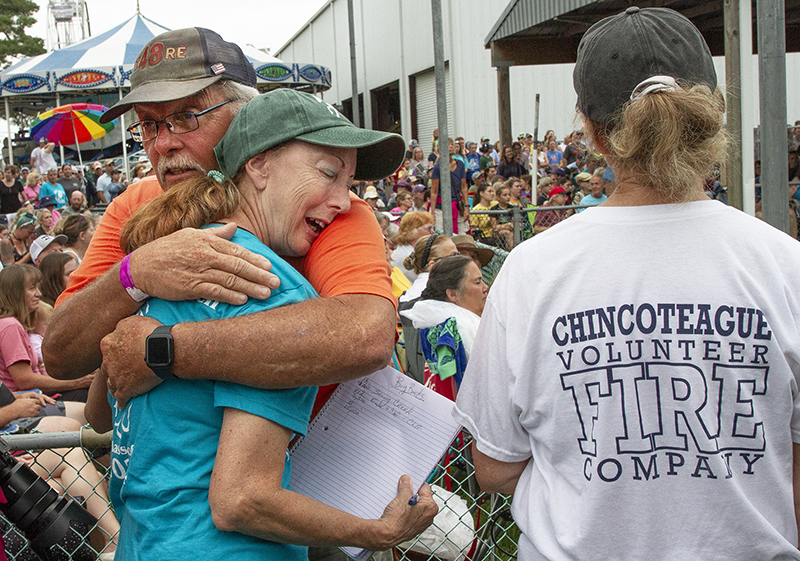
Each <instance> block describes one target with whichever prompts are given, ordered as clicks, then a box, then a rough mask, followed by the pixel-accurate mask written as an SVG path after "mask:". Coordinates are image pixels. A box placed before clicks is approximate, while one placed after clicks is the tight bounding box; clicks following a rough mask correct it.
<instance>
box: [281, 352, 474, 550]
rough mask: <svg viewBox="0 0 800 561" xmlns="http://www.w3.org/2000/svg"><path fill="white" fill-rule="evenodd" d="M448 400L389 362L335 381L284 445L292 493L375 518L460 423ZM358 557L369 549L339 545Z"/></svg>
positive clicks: (423, 475) (418, 482) (424, 469)
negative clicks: (301, 432) (304, 430)
mask: <svg viewBox="0 0 800 561" xmlns="http://www.w3.org/2000/svg"><path fill="white" fill-rule="evenodd" d="M452 408H453V402H452V401H450V400H449V399H447V398H446V397H444V396H441V395H439V394H437V393H436V392H434V391H433V390H431V389H429V388H426V387H425V386H423V385H422V384H420V383H419V382H417V381H416V380H413V379H411V378H409V377H408V376H405V375H404V374H402V373H400V372H398V371H397V370H395V369H394V368H392V367H386V368H384V369H383V370H379V371H377V372H375V373H374V374H370V375H369V376H365V377H363V378H359V379H358V380H352V381H350V382H345V383H344V384H341V385H340V386H339V387H338V388H337V389H336V391H335V392H334V393H333V395H332V396H331V398H330V399H329V400H328V402H327V403H326V404H325V407H323V409H322V410H321V411H320V412H319V414H318V415H317V416H316V417H315V418H314V420H313V421H311V424H310V425H309V429H308V435H307V436H306V437H305V438H303V439H301V440H299V441H298V442H297V443H296V444H295V445H294V446H293V447H292V449H291V450H290V452H289V453H290V454H291V457H292V478H291V481H290V483H291V487H292V490H293V491H296V492H297V493H300V494H302V495H305V496H307V497H311V498H313V499H316V500H318V501H320V502H322V503H325V504H327V505H330V506H333V507H336V508H338V509H340V510H343V511H345V512H348V513H350V514H354V515H356V516H358V517H360V518H367V519H376V518H380V517H381V515H382V514H383V509H384V508H386V505H388V504H389V502H391V501H392V499H394V498H395V496H397V481H398V480H399V479H400V476H401V475H403V474H408V475H410V476H411V479H412V481H413V483H414V487H415V489H419V487H420V486H422V484H423V483H424V482H425V479H427V477H428V475H430V473H431V471H433V469H434V468H435V467H436V464H437V463H438V462H439V459H440V458H441V457H442V456H443V455H444V453H445V452H446V451H447V448H448V447H449V446H450V443H451V442H452V441H453V439H454V438H455V436H456V434H458V431H459V430H460V429H461V427H460V426H459V425H458V424H457V423H456V422H455V421H454V420H453V418H452V416H451V415H450V411H451V409H452ZM342 550H343V551H344V552H345V553H346V554H347V555H349V556H350V557H352V558H354V559H357V560H365V559H367V558H368V557H369V555H370V554H371V552H369V551H366V550H363V549H358V548H342Z"/></svg>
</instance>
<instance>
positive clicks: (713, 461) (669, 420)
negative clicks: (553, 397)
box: [552, 303, 772, 483]
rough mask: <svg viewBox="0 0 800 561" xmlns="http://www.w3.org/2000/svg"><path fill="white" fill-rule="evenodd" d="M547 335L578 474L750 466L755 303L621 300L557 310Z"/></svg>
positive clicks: (691, 473) (760, 392)
mask: <svg viewBox="0 0 800 561" xmlns="http://www.w3.org/2000/svg"><path fill="white" fill-rule="evenodd" d="M552 338H553V342H554V344H555V345H554V347H553V348H554V353H555V356H556V357H557V359H558V364H559V368H560V370H561V373H560V379H561V386H562V389H563V390H564V392H567V393H568V394H569V395H570V396H571V398H572V400H573V401H574V405H575V414H576V418H575V422H576V423H577V429H578V431H577V434H579V435H580V436H579V438H578V439H577V442H573V443H570V445H575V446H578V447H579V448H580V453H581V454H582V456H583V457H584V463H583V476H584V477H585V478H586V479H587V480H590V481H591V480H593V479H595V478H598V479H599V480H600V481H603V482H607V483H613V482H615V481H619V480H631V479H632V480H640V481H650V480H655V479H658V478H661V477H680V478H697V479H700V478H703V479H720V480H725V479H730V478H733V477H752V476H754V475H756V474H757V471H758V468H759V463H758V461H759V459H761V458H763V456H764V450H765V442H766V438H767V437H768V435H765V434H764V426H763V423H762V422H761V419H760V416H759V411H760V410H761V411H763V408H764V407H767V406H768V403H770V402H769V401H768V399H767V395H768V389H769V388H768V372H769V356H770V344H771V342H772V332H771V331H770V328H769V325H768V323H767V319H766V318H765V317H764V314H763V313H762V312H761V310H758V309H755V308H752V307H740V306H735V305H711V304H702V303H699V304H698V303H693V304H689V303H637V304H632V303H625V304H621V305H618V306H607V307H604V308H595V309H586V310H579V311H575V312H573V313H568V314H565V315H562V316H559V317H557V318H556V319H555V320H554V321H553V323H552Z"/></svg>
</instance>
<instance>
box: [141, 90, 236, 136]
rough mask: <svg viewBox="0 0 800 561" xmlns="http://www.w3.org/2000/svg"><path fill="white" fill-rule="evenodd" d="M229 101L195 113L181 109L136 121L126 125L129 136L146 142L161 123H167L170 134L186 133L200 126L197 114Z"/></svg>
mask: <svg viewBox="0 0 800 561" xmlns="http://www.w3.org/2000/svg"><path fill="white" fill-rule="evenodd" d="M231 101H233V100H232V99H229V100H227V101H223V102H222V103H219V104H217V105H215V106H213V107H209V108H208V109H203V110H202V111H200V112H199V113H195V112H193V111H181V112H179V113H173V114H172V115H168V116H166V117H165V118H163V119H161V120H160V121H154V120H152V119H145V120H143V121H138V122H136V123H133V124H132V125H131V126H129V127H128V132H129V133H131V137H132V138H133V140H134V141H136V142H146V141H148V140H154V139H155V138H156V137H157V136H158V129H159V127H160V125H161V123H164V124H165V125H167V130H168V131H169V132H171V133H172V134H186V133H187V132H192V131H196V130H197V129H199V128H200V123H199V122H198V121H197V118H198V117H199V116H201V115H205V114H206V113H209V112H211V111H213V110H214V109H219V108H220V107H222V106H223V105H226V104H228V103H230V102H231Z"/></svg>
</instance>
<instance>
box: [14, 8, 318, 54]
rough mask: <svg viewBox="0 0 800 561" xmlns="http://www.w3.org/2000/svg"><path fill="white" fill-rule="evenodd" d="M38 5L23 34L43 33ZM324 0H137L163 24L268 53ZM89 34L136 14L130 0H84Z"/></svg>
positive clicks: (147, 14) (42, 10) (44, 10)
mask: <svg viewBox="0 0 800 561" xmlns="http://www.w3.org/2000/svg"><path fill="white" fill-rule="evenodd" d="M35 1H36V3H37V4H39V6H40V8H39V13H38V14H36V15H35V17H36V19H37V22H36V24H35V25H34V26H32V27H30V28H29V29H28V34H29V35H34V36H36V37H41V38H42V39H46V37H47V4H48V0H35ZM326 1H327V0H266V1H263V0H262V1H260V2H258V1H255V0H191V1H186V0H181V1H179V0H139V10H140V12H141V13H142V15H143V16H145V17H146V18H148V19H150V20H152V21H154V22H156V23H158V24H160V25H163V26H164V27H167V28H169V29H180V28H182V27H207V28H208V29H213V30H214V31H216V32H217V33H219V34H220V35H221V36H222V38H223V39H225V40H226V41H233V42H235V43H238V44H240V45H246V44H251V45H253V46H254V47H257V48H268V49H270V51H271V52H272V53H274V52H275V51H276V50H277V49H278V48H280V47H281V46H283V44H284V43H286V41H288V40H289V39H290V38H291V37H292V35H294V34H295V33H296V32H297V31H298V30H299V29H300V27H301V26H302V25H303V24H305V23H306V22H307V21H308V20H309V19H311V17H312V16H313V15H314V14H315V13H317V11H318V10H319V9H320V8H321V7H322V6H323V5H324V4H325V2H326ZM86 3H87V6H88V9H89V10H88V11H89V23H90V24H91V30H92V35H99V34H100V33H103V32H105V31H108V30H109V29H111V28H112V27H114V26H115V25H117V24H119V23H122V22H123V21H125V20H127V19H128V18H130V17H131V16H133V15H134V14H135V13H136V4H137V2H136V0H87V2H86Z"/></svg>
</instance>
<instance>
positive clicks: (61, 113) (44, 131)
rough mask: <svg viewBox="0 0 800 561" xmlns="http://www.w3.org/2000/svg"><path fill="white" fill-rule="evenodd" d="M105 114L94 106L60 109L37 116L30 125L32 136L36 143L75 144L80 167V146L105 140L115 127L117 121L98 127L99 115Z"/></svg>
mask: <svg viewBox="0 0 800 561" xmlns="http://www.w3.org/2000/svg"><path fill="white" fill-rule="evenodd" d="M106 111H108V107H105V106H104V105H98V104H96V103H70V104H67V105H61V106H59V107H56V108H55V109H51V110H49V111H45V112H43V113H39V114H38V115H37V116H36V118H35V119H34V120H33V123H31V136H32V137H33V139H34V140H36V141H38V140H39V139H40V138H43V137H46V138H47V140H48V141H50V142H56V143H58V144H61V145H62V146H63V145H70V146H71V145H73V144H75V145H76V146H77V148H78V159H80V160H81V164H83V159H82V158H81V149H80V144H81V143H82V142H89V141H91V140H94V139H96V138H100V137H101V136H105V135H106V133H108V132H110V131H111V130H113V128H114V127H115V126H116V124H117V121H116V119H115V120H113V121H111V122H110V123H108V124H105V125H101V124H100V123H98V120H99V119H100V115H102V114H103V113H105V112H106Z"/></svg>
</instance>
